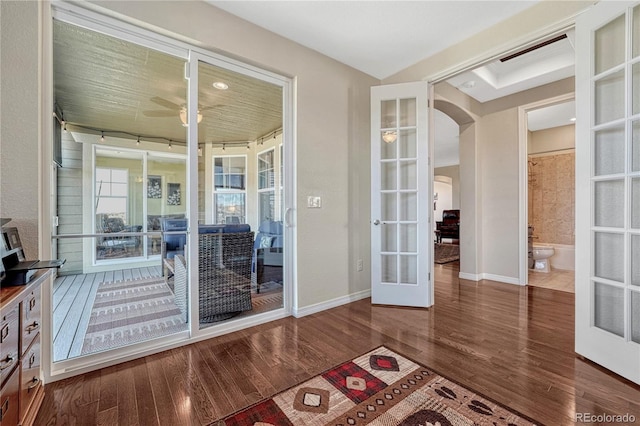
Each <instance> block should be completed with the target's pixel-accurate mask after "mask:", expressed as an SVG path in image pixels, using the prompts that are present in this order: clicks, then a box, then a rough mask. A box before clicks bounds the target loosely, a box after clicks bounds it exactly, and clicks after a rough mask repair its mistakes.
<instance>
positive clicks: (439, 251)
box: [433, 243, 460, 264]
mask: <svg viewBox="0 0 640 426" xmlns="http://www.w3.org/2000/svg"><path fill="white" fill-rule="evenodd" d="M433 257H434V260H433V261H434V262H435V263H438V264H443V263H449V262H455V261H456V260H460V246H459V245H457V244H438V243H436V247H435V250H434V255H433Z"/></svg>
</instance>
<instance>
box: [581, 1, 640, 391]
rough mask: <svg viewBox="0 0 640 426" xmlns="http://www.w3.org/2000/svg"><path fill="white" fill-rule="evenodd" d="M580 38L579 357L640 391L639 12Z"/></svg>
mask: <svg viewBox="0 0 640 426" xmlns="http://www.w3.org/2000/svg"><path fill="white" fill-rule="evenodd" d="M576 36H577V39H576V55H577V56H576V105H577V133H576V139H577V143H576V159H577V160H576V211H577V213H578V214H576V352H577V353H579V354H581V355H583V356H585V357H586V358H588V359H590V360H593V361H594V362H596V363H598V364H600V365H602V366H604V367H606V368H607V369H609V370H612V371H614V372H616V373H618V374H620V375H621V376H624V377H626V378H627V379H629V380H632V381H634V382H636V383H640V4H639V3H634V2H600V3H598V4H597V5H596V6H594V7H593V8H591V9H590V10H588V11H587V12H585V13H584V14H583V15H581V16H580V17H579V19H578V20H577V22H576ZM589 213H590V214H589Z"/></svg>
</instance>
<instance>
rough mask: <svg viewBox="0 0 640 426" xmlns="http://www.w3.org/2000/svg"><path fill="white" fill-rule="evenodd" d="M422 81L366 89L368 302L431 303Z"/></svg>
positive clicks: (425, 107) (425, 89)
mask: <svg viewBox="0 0 640 426" xmlns="http://www.w3.org/2000/svg"><path fill="white" fill-rule="evenodd" d="M428 91H429V86H428V83H426V82H416V83H404V84H395V85H387V86H377V87H372V89H371V203H372V204H371V214H372V219H371V251H372V252H371V279H372V283H371V301H372V303H375V304H388V305H400V306H415V307H428V306H431V305H432V304H433V286H432V282H431V269H432V267H433V265H432V261H431V258H432V255H431V251H432V250H433V230H432V220H431V216H432V211H433V210H432V207H431V205H432V204H431V203H432V194H431V193H432V187H433V184H432V176H433V172H432V170H431V166H430V164H429V158H430V148H429V143H428V139H429V138H428V130H429V126H428V117H429V106H428Z"/></svg>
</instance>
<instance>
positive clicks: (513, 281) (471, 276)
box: [458, 272, 524, 285]
mask: <svg viewBox="0 0 640 426" xmlns="http://www.w3.org/2000/svg"><path fill="white" fill-rule="evenodd" d="M458 278H461V279H463V280H469V281H481V280H491V281H497V282H500V283H506V284H514V285H524V284H520V280H519V279H518V278H513V277H505V276H503V275H495V274H487V273H482V274H470V273H468V272H459V273H458Z"/></svg>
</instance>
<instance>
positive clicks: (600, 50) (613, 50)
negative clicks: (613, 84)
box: [594, 15, 626, 75]
mask: <svg viewBox="0 0 640 426" xmlns="http://www.w3.org/2000/svg"><path fill="white" fill-rule="evenodd" d="M625 45H626V44H625V16H624V15H621V16H620V17H618V18H617V19H614V20H613V21H611V22H609V23H608V24H607V25H605V26H604V27H602V28H600V29H599V30H597V31H596V33H595V46H594V47H595V53H596V54H595V67H596V69H595V74H596V75H597V74H600V73H601V72H604V71H606V70H608V69H611V68H613V67H615V66H616V65H620V64H621V63H622V62H623V61H624V58H625V51H624V46H625Z"/></svg>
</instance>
